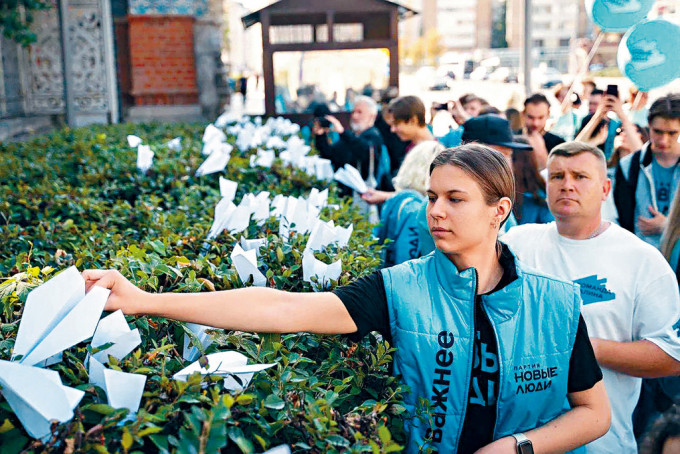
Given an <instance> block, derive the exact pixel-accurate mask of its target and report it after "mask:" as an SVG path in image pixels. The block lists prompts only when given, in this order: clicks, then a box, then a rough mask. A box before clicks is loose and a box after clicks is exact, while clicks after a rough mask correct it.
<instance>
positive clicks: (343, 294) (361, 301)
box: [334, 246, 602, 454]
mask: <svg viewBox="0 0 680 454" xmlns="http://www.w3.org/2000/svg"><path fill="white" fill-rule="evenodd" d="M500 262H501V265H502V266H503V277H502V278H501V281H500V282H499V283H498V285H497V286H496V288H495V289H494V290H493V291H491V292H489V293H493V292H496V291H498V290H501V289H502V288H504V287H505V286H507V285H508V284H510V283H511V282H512V281H514V280H515V279H516V278H517V273H516V271H515V262H514V258H513V256H512V254H510V253H509V251H508V249H507V247H506V246H503V253H502V254H501V260H500ZM334 293H335V294H336V295H337V296H338V297H339V298H340V300H341V301H342V302H343V304H344V305H345V307H346V308H347V311H348V312H349V314H350V316H351V317H352V320H353V321H354V323H355V325H356V326H357V331H356V332H355V333H353V334H350V335H349V337H350V339H353V340H359V339H361V338H362V337H364V336H365V335H366V334H368V333H369V332H371V331H377V332H379V333H381V334H382V335H383V337H384V338H385V339H386V340H387V341H388V342H390V344H391V343H392V337H391V332H390V322H389V314H388V308H387V295H386V293H385V286H384V282H383V278H382V274H381V273H380V272H376V273H373V274H371V275H369V276H366V277H363V278H361V279H358V280H356V281H354V282H353V283H351V284H349V285H346V286H344V287H338V288H336V289H335V290H334ZM475 306H476V308H475V328H476V330H475V331H476V333H475V342H474V347H473V348H474V361H473V370H472V374H471V380H470V390H469V399H470V400H469V401H468V405H467V409H466V414H465V420H464V421H463V430H462V434H461V439H460V441H459V444H458V453H459V454H464V453H472V452H475V451H476V450H477V449H479V448H481V447H482V446H486V445H487V444H489V443H491V442H492V441H493V429H494V427H495V425H496V397H497V395H498V382H499V378H498V374H499V371H498V359H497V358H498V351H497V344H496V337H495V333H494V330H493V327H492V325H491V322H490V320H489V318H488V316H487V315H486V312H485V311H484V308H483V306H482V304H481V298H480V297H479V296H477V298H475ZM397 347H398V346H397ZM480 353H481V355H480ZM478 356H479V359H478ZM601 379H602V371H601V370H600V366H599V365H598V364H597V360H596V359H595V354H594V352H593V347H592V345H591V344H590V339H589V338H588V330H587V328H586V324H585V321H584V320H583V317H580V318H579V323H578V330H577V332H576V340H575V342H574V348H573V349H572V352H571V358H570V360H569V379H568V384H567V391H568V392H570V393H572V392H579V391H585V390H588V389H590V388H592V387H593V386H594V385H595V383H597V382H598V381H600V380H601Z"/></svg>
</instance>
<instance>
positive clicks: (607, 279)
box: [501, 142, 680, 454]
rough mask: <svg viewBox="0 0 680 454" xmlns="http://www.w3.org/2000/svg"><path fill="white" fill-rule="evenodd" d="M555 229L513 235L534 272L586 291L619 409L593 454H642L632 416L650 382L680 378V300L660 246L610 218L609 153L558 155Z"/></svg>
mask: <svg viewBox="0 0 680 454" xmlns="http://www.w3.org/2000/svg"><path fill="white" fill-rule="evenodd" d="M547 164H548V167H547V169H548V180H547V193H548V207H549V208H550V211H551V213H552V214H553V216H555V222H552V223H550V224H525V225H521V226H517V227H514V228H512V229H510V230H509V231H508V233H506V234H505V235H504V236H503V237H502V238H501V241H503V242H504V243H506V244H507V245H508V246H509V247H510V249H511V250H512V251H513V252H514V253H515V254H516V255H517V257H518V258H519V260H520V261H522V262H523V263H524V264H526V265H527V266H530V267H533V268H535V269H538V270H540V271H541V272H543V273H546V274H549V275H553V276H556V277H557V278H559V279H565V280H569V281H572V282H574V283H576V284H579V285H580V293H581V298H582V300H583V308H582V313H583V318H584V319H585V321H586V324H587V326H588V332H589V333H590V341H591V343H592V345H593V349H594V351H595V357H596V358H597V361H598V363H599V364H600V366H601V367H602V372H603V374H604V384H605V387H606V389H607V394H608V395H609V399H610V404H611V409H612V423H611V428H610V430H609V432H608V433H607V434H606V435H605V436H604V437H602V438H600V439H598V440H596V441H594V442H592V443H590V444H589V445H587V452H588V453H589V454H591V453H596V454H600V453H612V454H613V453H617V454H618V453H624V454H633V453H637V445H636V441H635V436H634V433H633V423H632V414H633V410H634V408H635V405H636V404H637V402H638V397H639V395H640V387H641V383H642V378H643V377H663V376H670V375H678V374H680V338H679V336H680V295H679V294H678V285H677V283H676V280H675V273H674V272H673V270H672V269H671V268H670V266H669V265H668V263H667V262H666V260H665V259H664V257H663V256H662V255H661V254H660V253H659V251H658V250H657V249H656V248H654V246H652V245H650V244H648V243H646V242H644V241H642V240H641V239H640V238H638V237H637V236H635V234H633V233H631V232H629V231H627V230H625V229H624V228H622V227H620V226H618V225H616V224H613V223H610V222H607V221H605V220H603V219H602V217H601V214H600V213H601V206H602V203H603V202H604V201H605V200H606V198H607V196H608V194H609V192H610V190H611V181H610V180H609V178H607V163H606V160H605V156H604V153H603V152H602V151H601V150H600V149H599V148H596V147H594V146H591V145H588V144H585V143H581V142H567V143H564V144H561V145H558V146H556V147H555V148H553V150H552V151H551V152H550V154H549V155H548V161H547Z"/></svg>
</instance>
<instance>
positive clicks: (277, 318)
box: [83, 270, 357, 334]
mask: <svg viewBox="0 0 680 454" xmlns="http://www.w3.org/2000/svg"><path fill="white" fill-rule="evenodd" d="M83 278H84V279H85V284H86V288H87V289H88V291H89V289H90V288H91V287H92V286H95V285H96V286H100V287H104V288H108V289H110V290H111V294H110V295H109V299H108V300H107V302H106V307H105V310H107V311H115V310H118V309H121V310H122V311H123V313H125V314H128V315H149V316H158V317H165V318H170V319H174V320H180V321H184V322H192V323H200V324H202V325H209V326H214V327H217V328H225V329H228V330H239V331H252V332H261V333H295V332H301V331H305V332H311V333H318V334H349V333H353V332H355V331H356V330H357V326H356V324H355V323H354V321H353V320H352V317H351V316H350V315H349V312H347V309H346V308H345V306H344V304H343V303H342V301H340V298H338V297H337V296H336V295H335V294H333V293H330V292H319V293H291V292H284V291H281V290H275V289H268V288H260V287H249V288H242V289H236V290H226V291H220V292H210V293H161V294H152V293H147V292H144V291H142V290H141V289H139V288H137V287H135V285H134V284H132V283H131V282H130V281H128V280H127V279H126V278H125V277H124V276H123V275H122V274H120V273H119V272H118V271H115V270H87V271H84V272H83Z"/></svg>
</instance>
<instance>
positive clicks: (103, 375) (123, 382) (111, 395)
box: [89, 358, 146, 413]
mask: <svg viewBox="0 0 680 454" xmlns="http://www.w3.org/2000/svg"><path fill="white" fill-rule="evenodd" d="M89 373H90V383H92V384H93V385H96V386H99V387H100V388H101V389H103V390H104V392H105V393H106V399H107V400H108V403H109V405H110V406H111V407H113V408H127V409H128V410H130V412H132V413H136V412H137V410H139V403H140V402H141V400H142V394H144V385H145V384H146V375H141V374H130V373H127V372H121V371H119V370H113V369H107V368H106V367H104V365H103V364H102V363H100V362H99V361H97V360H96V359H95V358H90V367H89Z"/></svg>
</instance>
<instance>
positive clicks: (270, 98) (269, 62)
mask: <svg viewBox="0 0 680 454" xmlns="http://www.w3.org/2000/svg"><path fill="white" fill-rule="evenodd" d="M260 22H261V24H262V72H263V74H262V75H263V78H264V112H265V114H266V115H275V114H276V86H275V85H274V52H272V47H271V46H272V45H271V42H270V41H269V24H270V22H271V21H270V17H269V11H262V14H261V16H260Z"/></svg>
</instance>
